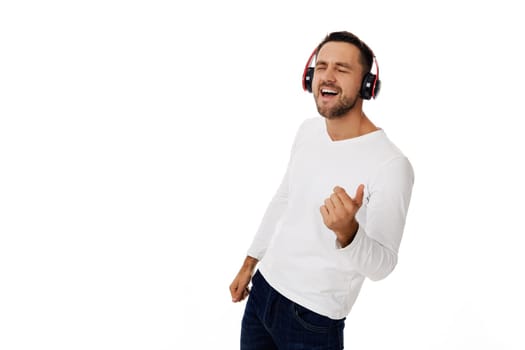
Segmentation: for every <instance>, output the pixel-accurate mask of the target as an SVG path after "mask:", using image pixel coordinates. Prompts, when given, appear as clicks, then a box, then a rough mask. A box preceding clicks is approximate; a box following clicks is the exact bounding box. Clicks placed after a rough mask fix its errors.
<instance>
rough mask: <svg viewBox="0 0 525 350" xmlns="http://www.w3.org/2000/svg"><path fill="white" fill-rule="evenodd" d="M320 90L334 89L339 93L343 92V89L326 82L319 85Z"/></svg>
mask: <svg viewBox="0 0 525 350" xmlns="http://www.w3.org/2000/svg"><path fill="white" fill-rule="evenodd" d="M319 88H320V89H322V88H332V89H336V90H338V91H340V90H341V88H340V87H339V86H337V85H335V84H334V83H325V82H322V83H320V84H319Z"/></svg>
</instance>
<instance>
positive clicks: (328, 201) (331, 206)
mask: <svg viewBox="0 0 525 350" xmlns="http://www.w3.org/2000/svg"><path fill="white" fill-rule="evenodd" d="M324 205H325V206H326V209H328V211H329V212H330V211H333V210H334V209H335V205H334V202H332V200H331V199H330V198H327V199H325V200H324Z"/></svg>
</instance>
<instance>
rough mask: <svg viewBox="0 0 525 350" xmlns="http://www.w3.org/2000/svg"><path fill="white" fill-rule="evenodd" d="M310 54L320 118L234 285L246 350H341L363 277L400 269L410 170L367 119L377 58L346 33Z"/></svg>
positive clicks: (298, 150) (297, 144) (297, 148)
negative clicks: (243, 303) (243, 304)
mask: <svg viewBox="0 0 525 350" xmlns="http://www.w3.org/2000/svg"><path fill="white" fill-rule="evenodd" d="M314 53H315V56H316V59H315V66H314V67H313V68H310V69H309V65H310V61H311V60H312V57H313V56H312V57H311V58H310V60H309V62H308V63H307V67H306V68H305V77H304V78H303V79H304V81H303V84H304V85H305V89H307V90H309V91H312V92H313V96H314V99H315V103H316V105H317V110H318V112H319V114H320V115H321V116H322V117H323V118H318V117H316V118H311V119H307V120H306V121H304V122H303V124H302V125H301V126H300V128H299V130H298V132H297V135H296V138H295V141H294V144H293V147H292V151H291V156H290V161H289V164H288V169H287V171H286V174H285V176H284V179H283V181H282V183H281V185H280V187H279V188H278V190H277V193H276V194H275V196H274V198H273V199H272V201H271V203H270V204H269V206H268V208H267V210H266V213H265V215H264V217H263V220H262V223H261V225H260V227H259V230H258V232H257V233H256V235H255V237H254V240H253V243H252V244H251V246H250V248H249V250H248V256H247V257H246V259H245V261H244V264H243V265H242V267H241V269H240V271H239V272H238V274H237V276H236V277H235V279H234V280H233V282H232V284H231V285H230V292H231V295H232V300H233V301H234V302H239V301H241V300H243V299H244V298H246V297H247V296H248V294H249V298H248V301H247V304H246V308H245V312H244V317H243V321H242V329H241V349H243V350H248V349H261V350H269V349H342V348H343V345H344V344H343V328H344V320H345V317H346V316H347V315H348V313H349V312H350V309H351V308H352V305H353V304H354V302H355V300H356V298H357V296H358V294H359V291H360V289H361V286H362V284H363V282H364V280H365V278H366V277H368V278H369V279H371V280H374V281H376V280H380V279H382V278H385V277H386V276H387V275H388V274H390V272H392V270H393V269H394V267H395V265H396V263H397V252H398V249H399V245H400V242H401V237H402V234H403V229H404V225H405V219H406V215H407V211H408V206H409V203H410V197H411V193H412V186H413V181H414V173H413V170H412V166H411V164H410V162H409V160H408V159H407V158H406V157H405V156H404V155H403V153H402V152H401V151H400V150H399V149H398V148H397V147H396V146H395V145H394V144H393V143H392V142H391V141H390V140H389V139H388V137H387V136H386V134H385V132H384V131H383V130H382V129H380V128H378V127H376V126H375V125H374V124H373V123H372V122H371V121H370V119H368V117H367V116H366V115H365V113H364V112H363V109H362V106H363V99H369V98H371V97H375V96H376V95H377V92H378V91H379V86H380V85H379V84H380V82H379V79H378V74H372V73H371V72H370V71H371V68H372V65H373V63H374V59H375V58H374V55H373V53H372V51H371V50H370V48H369V47H368V46H367V45H366V44H364V43H363V42H362V41H361V40H360V39H359V38H357V37H356V36H355V35H353V34H351V33H349V32H334V33H331V34H329V35H327V36H326V38H325V39H324V40H323V41H322V42H321V43H320V44H319V46H318V47H317V49H316V51H315V52H314ZM376 67H377V64H376ZM312 74H313V77H312ZM310 84H311V85H310ZM258 262H260V264H259V265H258V268H257V272H256V273H255V274H254V271H255V268H256V265H257V263H258ZM252 276H253V278H252ZM250 281H251V282H252V288H251V291H249V289H248V286H249V284H250Z"/></svg>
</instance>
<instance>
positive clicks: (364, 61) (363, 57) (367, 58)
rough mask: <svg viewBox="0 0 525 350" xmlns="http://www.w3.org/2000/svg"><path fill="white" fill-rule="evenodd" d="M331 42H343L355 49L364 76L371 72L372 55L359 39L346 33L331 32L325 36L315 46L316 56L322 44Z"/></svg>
mask: <svg viewBox="0 0 525 350" xmlns="http://www.w3.org/2000/svg"><path fill="white" fill-rule="evenodd" d="M331 41H337V42H345V43H349V44H352V45H354V46H355V47H357V48H358V49H359V52H360V53H361V54H360V55H359V63H361V66H362V67H363V74H366V73H368V72H370V71H371V70H372V64H373V61H374V53H373V52H372V50H371V49H370V47H368V45H367V44H365V43H364V42H363V41H362V40H361V39H359V38H358V37H357V36H356V35H354V34H352V33H350V32H347V31H341V32H333V33H330V34H328V35H326V37H325V38H324V40H323V41H321V43H320V44H319V45H318V46H317V50H316V55H317V54H318V53H319V50H321V48H322V47H323V46H324V44H326V43H328V42H331Z"/></svg>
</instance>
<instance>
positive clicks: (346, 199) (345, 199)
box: [334, 186, 354, 209]
mask: <svg viewBox="0 0 525 350" xmlns="http://www.w3.org/2000/svg"><path fill="white" fill-rule="evenodd" d="M334 193H335V194H336V195H337V197H338V198H339V200H340V201H341V203H343V205H344V206H345V208H347V209H351V208H353V206H354V202H353V201H352V198H351V197H350V196H349V195H348V193H346V191H345V189H344V188H342V187H340V186H336V187H335V188H334Z"/></svg>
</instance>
